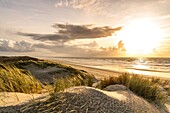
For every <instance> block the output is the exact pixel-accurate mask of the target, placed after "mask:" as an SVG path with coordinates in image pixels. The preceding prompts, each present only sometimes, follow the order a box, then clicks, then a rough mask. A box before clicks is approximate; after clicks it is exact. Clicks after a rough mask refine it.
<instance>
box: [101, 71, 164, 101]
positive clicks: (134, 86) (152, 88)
mask: <svg viewBox="0 0 170 113" xmlns="http://www.w3.org/2000/svg"><path fill="white" fill-rule="evenodd" d="M112 84H122V85H125V86H126V87H128V88H129V89H130V90H131V91H132V92H134V93H135V94H137V95H139V96H141V97H143V98H145V99H147V100H150V101H154V102H157V103H165V101H166V96H165V94H164V93H163V92H161V91H160V89H159V87H158V86H157V84H155V83H154V82H152V81H151V80H150V79H149V78H146V77H143V76H140V75H135V74H128V73H124V74H122V75H120V76H118V77H111V78H105V79H104V80H102V81H101V89H103V88H105V87H106V86H108V85H112Z"/></svg>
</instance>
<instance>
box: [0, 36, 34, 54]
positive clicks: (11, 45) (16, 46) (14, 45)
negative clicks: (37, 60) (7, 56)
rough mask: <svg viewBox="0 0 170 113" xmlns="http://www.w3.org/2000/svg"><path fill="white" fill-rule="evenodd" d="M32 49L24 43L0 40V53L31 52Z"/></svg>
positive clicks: (27, 43) (28, 44)
mask: <svg viewBox="0 0 170 113" xmlns="http://www.w3.org/2000/svg"><path fill="white" fill-rule="evenodd" d="M34 50H35V49H34V47H33V46H32V44H31V43H29V42H25V41H21V42H18V41H12V40H7V39H0V51H5V52H32V51H34Z"/></svg>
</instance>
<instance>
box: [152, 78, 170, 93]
mask: <svg viewBox="0 0 170 113" xmlns="http://www.w3.org/2000/svg"><path fill="white" fill-rule="evenodd" d="M151 81H152V82H154V83H155V84H157V85H159V86H161V87H162V88H164V89H165V90H166V91H167V93H168V96H170V80H169V79H163V78H158V77H152V78H151Z"/></svg>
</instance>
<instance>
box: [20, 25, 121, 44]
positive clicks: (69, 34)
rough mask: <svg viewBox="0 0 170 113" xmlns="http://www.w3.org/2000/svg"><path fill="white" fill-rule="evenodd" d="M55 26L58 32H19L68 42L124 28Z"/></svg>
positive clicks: (39, 37)
mask: <svg viewBox="0 0 170 113" xmlns="http://www.w3.org/2000/svg"><path fill="white" fill-rule="evenodd" d="M53 27H54V28H55V29H57V32H56V34H33V33H18V35H22V36H29V37H32V38H33V39H34V40H41V41H56V42H67V41H70V40H74V39H95V38H104V37H108V36H111V35H112V34H113V33H115V32H116V31H119V30H121V28H122V27H117V28H112V27H110V26H103V27H93V26H92V25H72V24H54V25H53Z"/></svg>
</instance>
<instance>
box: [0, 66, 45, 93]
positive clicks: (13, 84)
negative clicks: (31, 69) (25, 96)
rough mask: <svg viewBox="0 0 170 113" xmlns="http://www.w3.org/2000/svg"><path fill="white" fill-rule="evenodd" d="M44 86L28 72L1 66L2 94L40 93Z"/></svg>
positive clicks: (0, 87) (0, 81)
mask: <svg viewBox="0 0 170 113" xmlns="http://www.w3.org/2000/svg"><path fill="white" fill-rule="evenodd" d="M41 90H42V84H41V83H40V82H39V81H38V80H37V79H35V78H34V77H33V76H32V75H31V74H30V73H28V72H27V71H24V70H21V69H18V68H17V67H15V66H14V65H12V64H11V65H5V64H0V92H21V93H40V92H41Z"/></svg>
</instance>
